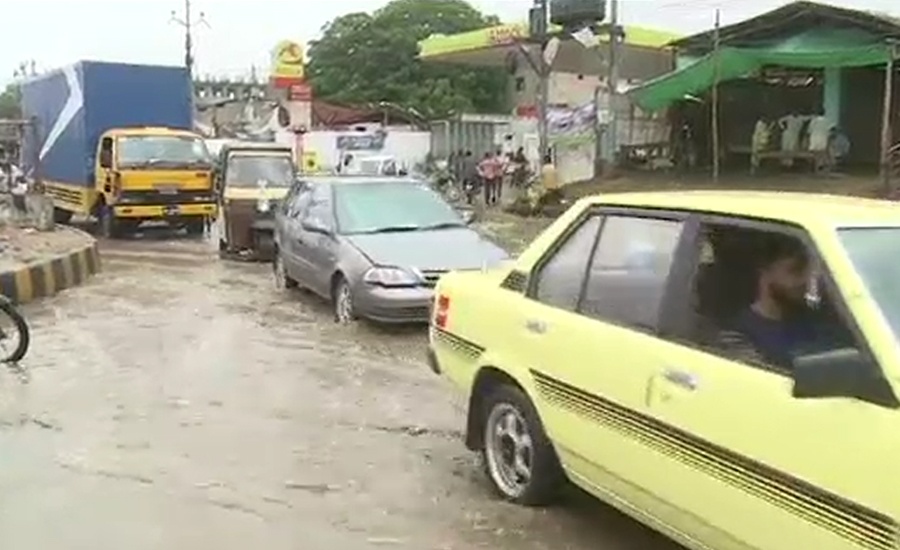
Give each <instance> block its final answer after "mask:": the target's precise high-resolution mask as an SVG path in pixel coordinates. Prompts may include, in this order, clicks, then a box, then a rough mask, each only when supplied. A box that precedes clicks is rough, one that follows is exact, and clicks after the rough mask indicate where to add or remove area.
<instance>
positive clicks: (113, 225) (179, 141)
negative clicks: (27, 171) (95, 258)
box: [91, 128, 216, 237]
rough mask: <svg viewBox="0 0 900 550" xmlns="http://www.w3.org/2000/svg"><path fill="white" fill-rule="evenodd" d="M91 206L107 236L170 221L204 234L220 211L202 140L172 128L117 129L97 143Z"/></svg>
mask: <svg viewBox="0 0 900 550" xmlns="http://www.w3.org/2000/svg"><path fill="white" fill-rule="evenodd" d="M96 158H97V162H96V170H95V177H94V197H93V201H92V202H91V211H92V212H93V213H94V214H95V215H96V216H97V219H98V220H99V222H100V228H101V231H102V233H103V235H104V236H106V237H112V236H115V235H117V234H119V233H122V232H127V231H129V230H133V229H136V228H137V226H138V225H140V223H141V222H143V221H155V220H160V221H167V222H169V223H172V224H176V225H184V226H185V227H186V228H187V231H188V233H195V234H199V233H202V232H203V230H204V226H205V222H206V219H207V218H209V217H212V216H214V215H215V213H216V204H215V193H214V189H213V183H212V163H211V159H210V158H209V153H208V152H207V150H206V145H205V143H204V141H203V139H202V138H201V137H200V136H198V135H197V134H194V133H193V132H188V131H185V130H172V129H169V128H124V129H113V130H109V131H107V132H106V133H104V134H103V136H102V137H101V139H100V143H99V144H98V150H97V155H96Z"/></svg>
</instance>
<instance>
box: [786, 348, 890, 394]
mask: <svg viewBox="0 0 900 550" xmlns="http://www.w3.org/2000/svg"><path fill="white" fill-rule="evenodd" d="M793 378H794V388H793V396H794V397H795V398H797V399H826V398H834V397H849V398H854V399H862V400H864V401H869V402H872V403H875V404H878V405H885V406H889V407H897V406H900V401H898V400H897V396H896V395H895V394H894V390H893V389H892V388H891V386H890V384H889V383H888V381H887V379H885V377H884V375H883V374H882V373H881V371H880V370H878V368H877V367H876V366H875V365H873V364H872V363H871V362H870V361H869V360H868V359H867V358H866V357H865V356H864V355H863V354H862V353H861V352H860V351H859V350H858V349H855V348H841V349H837V350H833V351H828V352H824V353H817V354H813V355H804V356H801V357H798V358H797V359H795V360H794V365H793Z"/></svg>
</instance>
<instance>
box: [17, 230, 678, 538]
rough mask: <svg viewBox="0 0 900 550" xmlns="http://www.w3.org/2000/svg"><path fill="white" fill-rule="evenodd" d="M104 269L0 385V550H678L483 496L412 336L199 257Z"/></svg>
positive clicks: (457, 420)
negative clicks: (341, 322)
mask: <svg viewBox="0 0 900 550" xmlns="http://www.w3.org/2000/svg"><path fill="white" fill-rule="evenodd" d="M101 253H102V255H103V261H104V265H103V269H104V271H103V273H102V274H100V275H98V276H97V277H95V278H94V279H93V280H92V281H91V282H90V283H89V284H88V285H87V286H85V287H82V288H77V289H73V290H70V291H67V292H65V293H64V294H62V295H60V296H58V297H56V298H54V299H52V300H48V301H45V302H42V303H39V304H36V305H33V306H28V307H26V308H24V311H25V314H26V315H27V316H28V318H29V321H30V322H31V323H32V349H31V351H30V352H29V356H28V357H27V359H26V361H25V362H23V364H22V365H21V366H20V368H19V369H10V368H6V367H4V368H3V369H2V370H0V533H2V534H3V535H2V539H3V546H4V547H5V548H10V549H16V550H31V549H44V548H58V549H79V550H80V549H90V550H106V549H110V550H112V549H115V550H119V549H122V548H128V549H132V550H142V549H161V548H165V549H167V550H181V549H185V550H187V549H190V550H206V549H215V550H230V549H236V550H237V549H240V550H245V549H248V548H266V549H271V550H281V549H286V550H294V549H304V550H305V549H320V548H330V549H334V550H343V549H349V550H356V549H360V550H364V549H368V548H403V549H407V548H408V549H415V550H423V549H434V550H444V549H446V550H451V549H452V550H456V549H460V550H463V549H480V548H491V549H497V550H506V549H516V550H537V549H550V548H552V549H554V550H565V549H571V550H582V549H598V548H599V549H610V550H624V549H634V550H655V549H660V550H662V549H665V550H674V549H675V548H676V547H675V545H673V544H671V543H668V542H666V541H663V540H662V539H661V538H660V537H659V536H657V535H655V534H653V533H651V532H649V531H648V530H647V529H645V528H643V527H640V526H638V525H637V524H635V523H634V522H632V521H630V520H628V519H626V518H623V517H622V516H620V515H619V514H617V513H615V512H613V511H611V510H609V509H608V508H606V507H605V506H603V505H600V504H598V503H596V502H594V501H593V500H592V499H590V498H588V497H585V496H584V495H581V494H580V493H578V492H577V491H574V490H573V491H571V495H570V496H569V497H568V498H567V499H566V501H565V502H564V503H563V504H562V505H560V506H558V507H555V508H551V509H545V510H531V509H523V508H519V507H516V506H512V505H508V504H505V503H503V502H500V501H498V500H497V499H495V498H494V497H493V496H492V495H491V493H490V492H489V490H488V488H487V487H488V486H487V484H486V482H485V481H484V479H483V477H482V474H481V470H480V468H479V466H478V464H477V460H476V458H475V457H474V456H473V455H471V454H470V453H469V452H468V451H466V450H465V449H464V447H463V445H462V442H461V441H460V432H459V429H460V427H461V426H462V415H461V412H460V411H459V410H458V409H457V408H455V407H454V405H453V403H452V399H451V396H452V393H451V392H450V391H449V389H448V388H447V387H446V386H445V385H444V383H443V382H442V381H441V380H439V379H438V378H436V377H435V376H433V375H432V374H431V372H430V371H428V369H427V368H426V366H425V365H424V362H423V361H422V357H423V350H424V345H425V341H426V339H425V335H424V331H423V330H422V329H391V330H387V329H379V328H377V327H372V326H369V325H366V324H359V325H356V326H352V327H342V326H337V325H335V324H334V323H333V322H332V321H331V317H330V315H329V312H328V308H327V307H325V306H323V305H322V304H320V303H319V302H318V301H317V300H315V299H314V298H312V297H310V296H308V295H304V294H303V293H302V292H290V293H288V294H281V293H279V292H277V291H276V290H274V288H273V285H272V281H271V275H270V272H269V269H268V267H267V266H265V265H260V264H242V263H223V262H221V261H219V260H218V259H217V257H216V255H215V254H214V252H213V250H212V248H211V247H210V245H209V244H208V243H206V242H201V241H191V240H186V239H176V240H160V239H144V240H139V241H126V242H116V243H102V245H101Z"/></svg>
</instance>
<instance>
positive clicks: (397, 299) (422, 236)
mask: <svg viewBox="0 0 900 550" xmlns="http://www.w3.org/2000/svg"><path fill="white" fill-rule="evenodd" d="M275 245H276V251H275V260H274V273H275V282H276V285H277V286H278V287H279V288H281V289H287V288H290V287H294V286H301V287H305V288H307V289H309V290H311V291H313V292H314V293H316V294H318V295H320V296H322V297H323V298H325V299H327V300H329V302H330V303H331V304H332V306H333V309H334V317H335V320H336V321H338V322H341V323H349V322H351V321H353V320H354V319H358V318H366V319H370V320H373V321H378V322H384V323H417V322H427V321H428V316H429V309H430V305H431V300H432V293H433V289H434V285H435V283H437V280H438V278H440V276H441V275H442V274H444V273H446V272H447V271H450V270H463V269H483V268H485V267H492V266H494V265H496V264H498V263H500V262H502V261H503V260H505V259H507V254H506V252H505V251H504V250H503V249H501V248H500V247H498V246H497V245H496V244H494V243H493V242H491V241H489V240H487V239H485V238H484V237H483V236H481V235H480V234H479V233H478V232H477V231H475V230H473V229H472V228H471V227H469V224H468V223H467V221H466V220H465V219H463V217H461V216H460V214H459V213H458V212H457V211H456V210H455V209H454V208H453V207H452V206H450V204H448V203H447V202H446V201H444V199H443V198H442V197H441V196H440V195H439V194H438V193H436V192H435V191H433V190H432V189H431V187H430V186H429V185H428V184H427V183H425V182H420V181H416V180H412V179H405V178H377V177H376V178H373V177H362V176H359V177H354V176H344V177H341V176H334V177H318V178H309V179H305V180H302V181H299V182H297V183H295V184H294V186H293V187H292V188H291V190H290V192H289V193H288V195H287V196H286V197H285V199H284V201H283V202H282V203H281V205H280V206H279V208H278V211H277V212H276V215H275Z"/></svg>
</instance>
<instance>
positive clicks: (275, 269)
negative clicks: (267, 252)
mask: <svg viewBox="0 0 900 550" xmlns="http://www.w3.org/2000/svg"><path fill="white" fill-rule="evenodd" d="M272 274H273V275H274V277H275V289H276V290H279V291H282V292H283V291H285V290H288V289H291V288H296V287H297V281H295V280H293V279H291V278H290V277H288V274H287V270H286V269H285V267H284V260H283V259H282V258H281V253H280V252H276V253H275V258H273V260H272Z"/></svg>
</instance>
